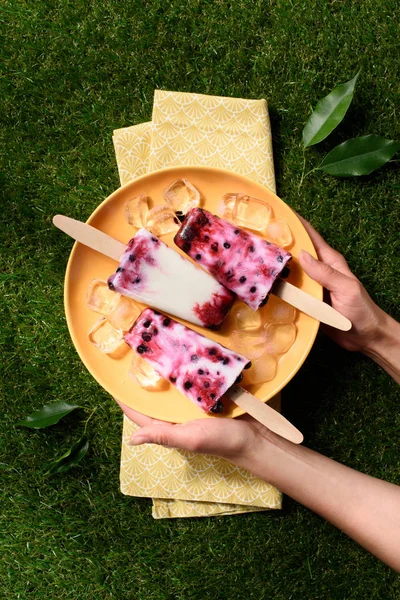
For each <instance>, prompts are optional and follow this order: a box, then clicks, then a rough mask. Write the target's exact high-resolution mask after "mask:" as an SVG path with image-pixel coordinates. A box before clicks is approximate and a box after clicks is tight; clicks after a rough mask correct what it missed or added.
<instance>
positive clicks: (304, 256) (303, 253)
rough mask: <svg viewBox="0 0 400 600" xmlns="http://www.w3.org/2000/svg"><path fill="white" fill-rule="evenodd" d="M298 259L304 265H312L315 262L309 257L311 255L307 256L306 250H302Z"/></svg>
mask: <svg viewBox="0 0 400 600" xmlns="http://www.w3.org/2000/svg"><path fill="white" fill-rule="evenodd" d="M299 258H300V260H302V261H304V262H305V263H307V264H309V265H312V264H313V263H315V262H316V260H315V258H314V257H313V256H311V254H309V253H308V252H307V250H302V251H301V252H300V254H299Z"/></svg>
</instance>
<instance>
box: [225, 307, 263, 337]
mask: <svg viewBox="0 0 400 600" xmlns="http://www.w3.org/2000/svg"><path fill="white" fill-rule="evenodd" d="M231 316H232V317H233V319H234V327H235V330H237V331H238V332H240V331H256V330H258V329H260V327H261V326H262V323H263V322H262V319H261V314H260V312H259V311H256V310H252V309H251V308H249V307H248V306H247V305H246V304H244V302H240V303H239V304H236V305H235V306H234V307H233V308H232V310H231Z"/></svg>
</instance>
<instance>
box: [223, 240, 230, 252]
mask: <svg viewBox="0 0 400 600" xmlns="http://www.w3.org/2000/svg"><path fill="white" fill-rule="evenodd" d="M230 247H231V245H230V243H229V242H224V248H226V249H227V250H229V248H230Z"/></svg>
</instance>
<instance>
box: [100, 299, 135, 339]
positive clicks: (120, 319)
mask: <svg viewBox="0 0 400 600" xmlns="http://www.w3.org/2000/svg"><path fill="white" fill-rule="evenodd" d="M118 295H119V294H118ZM140 313H141V309H140V307H139V305H138V304H136V302H135V301H134V300H132V298H128V297H127V296H121V297H120V299H119V302H118V304H117V306H116V307H115V308H114V310H113V311H111V313H110V314H109V315H107V320H108V321H109V322H110V323H111V325H112V326H113V327H115V329H120V330H121V331H123V332H126V331H129V329H130V328H131V326H132V325H133V323H134V322H135V321H136V319H137V318H138V316H139V315H140Z"/></svg>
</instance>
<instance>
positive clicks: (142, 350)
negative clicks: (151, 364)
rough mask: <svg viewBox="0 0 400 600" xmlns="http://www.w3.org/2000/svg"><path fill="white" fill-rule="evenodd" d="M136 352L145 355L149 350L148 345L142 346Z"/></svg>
mask: <svg viewBox="0 0 400 600" xmlns="http://www.w3.org/2000/svg"><path fill="white" fill-rule="evenodd" d="M136 350H137V351H138V352H139V354H145V353H146V352H147V350H148V347H147V346H146V344H140V345H139V346H138V347H137V348H136Z"/></svg>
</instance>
